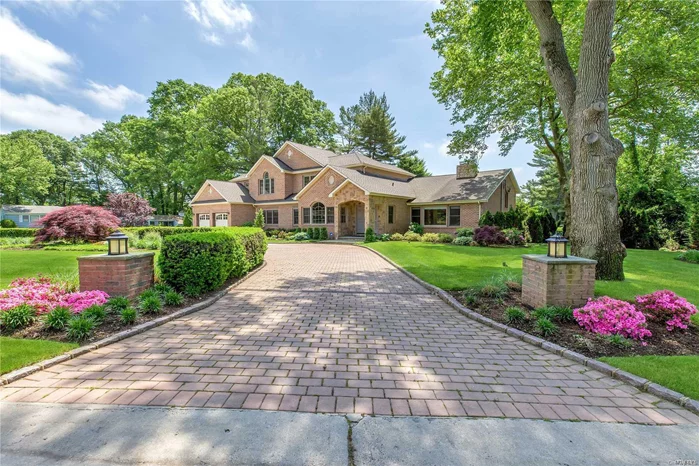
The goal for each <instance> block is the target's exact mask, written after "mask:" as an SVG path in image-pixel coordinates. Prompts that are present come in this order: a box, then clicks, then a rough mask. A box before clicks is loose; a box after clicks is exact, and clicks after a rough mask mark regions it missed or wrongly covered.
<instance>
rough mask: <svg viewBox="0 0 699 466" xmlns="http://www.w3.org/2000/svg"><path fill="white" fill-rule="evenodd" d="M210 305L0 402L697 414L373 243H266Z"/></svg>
mask: <svg viewBox="0 0 699 466" xmlns="http://www.w3.org/2000/svg"><path fill="white" fill-rule="evenodd" d="M267 263H268V265H267V266H266V267H265V268H264V269H263V270H261V271H260V272H259V273H257V274H256V275H254V276H253V277H251V278H250V279H249V280H247V281H245V282H244V283H242V284H241V286H240V287H238V288H236V289H234V290H233V291H231V292H230V293H229V294H228V295H227V296H226V297H224V298H222V299H221V300H219V301H218V302H217V303H216V304H214V305H213V306H211V307H209V308H207V309H205V310H203V311H200V312H197V313H195V314H191V315H189V316H187V317H184V318H182V319H178V320H176V321H173V322H170V323H168V324H165V325H163V326H161V327H158V328H155V329H152V330H149V331H147V332H145V333H143V334H141V335H137V336H135V337H132V338H129V339H126V340H123V341H121V342H119V343H116V344H113V345H110V346H108V347H105V348H101V349H99V350H97V351H95V352H92V353H89V354H86V355H84V356H81V357H78V358H76V359H74V360H71V361H68V362H66V363H63V364H60V365H57V366H54V367H51V368H49V369H47V370H45V371H41V372H38V373H36V374H34V375H32V376H30V377H27V378H25V379H22V380H19V381H17V382H15V383H12V384H10V385H9V386H8V387H7V388H4V389H3V390H2V391H0V396H2V397H4V399H5V401H23V402H27V401H33V402H59V403H109V404H131V405H167V406H206V407H225V408H243V409H267V410H290V411H308V412H324V413H333V412H337V413H352V412H355V413H364V414H372V413H373V414H381V415H414V416H428V415H429V416H446V415H450V416H494V417H526V418H544V419H579V420H585V421H605V422H640V423H649V424H673V423H699V417H697V416H695V415H694V414H692V413H690V412H689V411H687V410H684V409H683V408H681V407H679V406H677V405H674V404H672V403H668V402H665V401H661V400H660V399H659V398H656V397H655V396H653V395H650V394H647V393H642V392H639V391H638V390H636V389H635V388H633V387H631V386H629V385H626V384H624V383H621V382H619V381H617V380H614V379H611V378H609V377H606V376H604V375H603V374H601V373H599V372H596V371H594V370H589V369H587V368H586V367H584V366H581V365H579V364H577V363H575V362H572V361H570V360H567V359H564V358H562V357H560V356H557V355H555V354H552V353H549V352H547V351H545V350H543V349H541V348H537V347H534V346H532V345H530V344H528V343H525V342H522V341H520V340H517V339H515V338H513V337H510V336H509V335H506V334H504V333H502V332H499V331H497V330H493V329H491V328H489V327H486V326H484V325H482V324H479V323H477V322H475V321H472V320H470V319H468V318H466V317H464V316H462V315H461V314H459V313H457V312H456V311H455V310H454V309H452V308H451V307H449V306H448V305H446V304H445V303H444V302H442V301H441V300H440V299H439V298H437V297H435V296H433V295H431V294H429V293H428V292H427V290H425V289H424V288H423V287H421V286H420V285H418V284H417V283H415V282H414V281H412V280H411V279H410V278H408V277H406V276H405V275H404V274H402V273H401V272H400V271H399V270H397V269H395V268H394V267H393V266H391V265H390V264H388V263H387V262H385V261H384V260H383V259H381V258H380V257H378V256H377V255H375V254H373V253H372V252H370V251H367V250H364V249H360V248H357V247H353V246H345V245H320V244H303V245H302V244H294V245H271V246H270V248H269V252H268V253H267Z"/></svg>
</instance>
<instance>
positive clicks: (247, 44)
mask: <svg viewBox="0 0 699 466" xmlns="http://www.w3.org/2000/svg"><path fill="white" fill-rule="evenodd" d="M238 44H239V45H241V46H242V47H244V48H246V49H248V50H250V51H253V50H255V49H256V48H257V44H256V43H255V40H254V39H253V38H252V36H251V35H250V34H247V33H246V34H245V37H243V40H241V41H240V42H238Z"/></svg>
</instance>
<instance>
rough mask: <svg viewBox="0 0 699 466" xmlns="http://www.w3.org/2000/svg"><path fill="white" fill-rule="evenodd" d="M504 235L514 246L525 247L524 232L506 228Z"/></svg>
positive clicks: (503, 231)
mask: <svg viewBox="0 0 699 466" xmlns="http://www.w3.org/2000/svg"><path fill="white" fill-rule="evenodd" d="M502 234H503V235H505V238H507V242H508V243H510V244H511V245H512V246H523V245H524V232H523V231H522V230H518V229H516V228H506V229H504V230H502Z"/></svg>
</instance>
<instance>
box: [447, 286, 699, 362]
mask: <svg viewBox="0 0 699 466" xmlns="http://www.w3.org/2000/svg"><path fill="white" fill-rule="evenodd" d="M448 293H449V294H451V295H452V296H453V297H454V298H456V300H458V301H459V302H460V303H461V304H463V305H464V306H466V307H467V308H469V309H471V310H473V311H476V312H478V313H479V314H481V315H483V316H485V317H488V318H490V319H493V320H495V321H497V322H501V323H503V324H506V325H509V326H510V327H514V328H517V329H519V330H522V331H523V332H527V333H530V334H532V335H536V336H538V337H540V338H544V339H545V340H548V341H550V342H551V343H556V344H557V345H560V346H563V347H565V348H568V349H570V350H572V351H576V352H578V353H581V354H584V355H585V356H588V357H592V358H598V357H602V356H646V355H658V356H677V355H693V354H699V328H698V327H697V326H695V325H694V324H691V323H690V324H689V328H688V329H687V330H679V329H674V330H673V331H672V332H668V331H667V329H666V328H665V325H664V324H658V323H656V322H651V321H648V327H647V328H648V330H650V331H651V333H652V334H653V336H652V337H651V338H646V339H645V340H644V341H645V342H646V343H647V345H646V346H643V345H642V344H641V343H640V342H637V341H633V343H632V345H631V346H628V347H626V346H623V347H622V346H617V345H615V344H614V343H611V342H610V341H609V340H608V339H606V338H605V337H603V336H600V335H596V334H593V333H592V332H588V331H587V330H585V329H583V328H582V327H580V326H579V325H578V324H577V323H576V322H575V321H573V322H560V321H557V322H555V324H556V325H557V326H558V332H557V333H556V334H555V335H550V336H548V337H544V336H543V335H540V334H539V333H538V332H537V329H536V327H535V326H534V324H535V321H536V319H535V318H533V317H532V316H531V315H530V312H531V311H533V309H532V308H531V307H529V306H526V305H524V304H523V303H522V299H521V296H522V294H521V292H520V291H518V290H510V291H509V293H508V294H507V296H506V297H504V298H502V299H497V298H487V297H478V300H477V302H476V303H475V304H474V303H472V302H467V301H466V299H465V297H464V294H465V291H464V290H461V291H449V292H448ZM510 306H518V307H520V308H522V309H523V310H524V311H525V312H526V313H527V314H528V316H529V319H527V320H526V321H524V322H521V323H519V322H511V323H510V322H506V321H505V319H504V318H503V315H504V313H505V309H506V308H508V307H510ZM629 341H632V340H629Z"/></svg>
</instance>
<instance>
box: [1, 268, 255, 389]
mask: <svg viewBox="0 0 699 466" xmlns="http://www.w3.org/2000/svg"><path fill="white" fill-rule="evenodd" d="M266 265H267V261H263V262H262V264H260V266H259V267H257V268H255V269H254V270H252V271H250V272H249V273H248V274H247V275H245V276H243V277H241V278H240V279H239V280H238V281H237V282H235V283H233V284H232V285H230V286H228V287H226V288H225V289H223V290H221V291H219V292H217V293H216V294H215V295H213V296H211V297H210V298H207V299H205V300H204V301H201V302H198V303H195V304H192V305H191V306H189V307H185V308H184V309H180V310H179V311H177V312H173V313H172V314H168V315H166V316H162V317H158V318H157V319H153V320H149V321H148V322H144V323H142V324H140V325H137V326H135V327H132V328H130V329H128V330H124V331H123V332H119V333H115V334H114V335H110V336H108V337H106V338H103V339H101V340H98V341H96V342H94V343H90V344H89V345H85V346H81V347H79V348H75V349H74V350H71V351H68V352H67V353H65V354H62V355H60V356H56V357H54V358H51V359H45V360H43V361H39V362H38V363H36V364H32V365H31V366H27V367H23V368H21V369H17V370H15V371H12V372H9V373H7V374H5V375H3V376H2V377H0V386H3V385H7V384H9V383H12V382H14V381H16V380H19V379H23V378H24V377H27V376H29V375H31V374H33V373H35V372H38V371H41V370H44V369H47V368H49V367H51V366H55V365H56V364H60V363H62V362H66V361H69V360H71V359H74V358H77V357H78V356H82V355H83V354H87V353H89V352H91V351H94V350H96V349H98V348H103V347H105V346H107V345H111V344H112V343H116V342H118V341H121V340H124V339H126V338H129V337H132V336H134V335H138V334H140V333H143V332H145V331H146V330H150V329H152V328H155V327H159V326H161V325H164V324H166V323H168V322H171V321H173V320H175V319H179V318H180V317H184V316H186V315H189V314H192V313H194V312H197V311H201V310H202V309H204V308H207V307H209V306H211V305H212V304H214V303H215V302H216V301H218V300H219V299H221V298H222V297H224V296H225V295H226V294H227V293H228V292H229V291H230V290H232V289H234V288H236V287H237V286H238V285H240V284H241V283H243V282H245V281H246V280H247V279H248V278H250V277H252V276H253V275H255V274H256V273H257V272H259V271H260V270H262V269H263V268H264V267H265V266H266Z"/></svg>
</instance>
